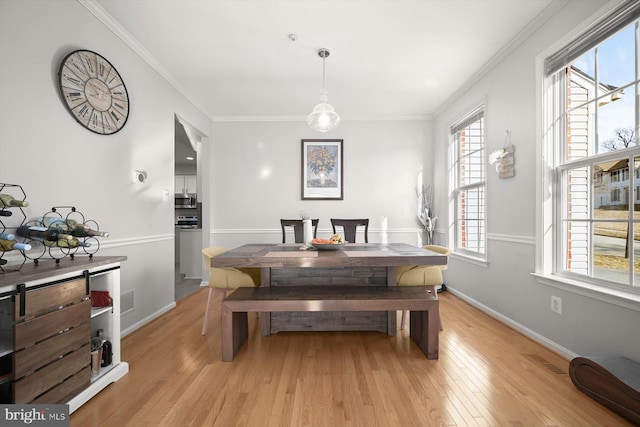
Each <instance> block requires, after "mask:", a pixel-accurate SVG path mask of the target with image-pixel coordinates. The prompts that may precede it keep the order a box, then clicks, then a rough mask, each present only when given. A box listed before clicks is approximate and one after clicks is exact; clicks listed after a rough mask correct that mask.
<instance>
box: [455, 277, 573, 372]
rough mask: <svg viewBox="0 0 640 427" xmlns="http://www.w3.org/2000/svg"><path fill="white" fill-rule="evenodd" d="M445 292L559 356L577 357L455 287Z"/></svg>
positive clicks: (568, 358) (569, 358) (566, 357)
mask: <svg viewBox="0 0 640 427" xmlns="http://www.w3.org/2000/svg"><path fill="white" fill-rule="evenodd" d="M447 292H451V293H452V294H453V295H455V296H457V297H458V298H460V299H461V300H463V301H465V302H466V303H468V304H470V305H472V306H473V307H475V308H477V309H478V310H480V311H482V312H483V313H485V314H487V315H489V316H491V317H493V318H494V319H496V320H497V321H499V322H501V323H504V324H505V325H507V326H509V327H510V328H512V329H514V330H516V331H518V332H520V333H521V334H522V335H524V336H526V337H528V338H530V339H532V340H533V341H535V342H537V343H538V344H540V345H542V346H543V347H546V348H548V349H549V350H551V351H553V352H554V353H557V354H559V355H560V356H562V357H564V358H565V359H567V360H571V359H573V358H574V357H578V354H576V353H574V352H572V351H570V350H569V349H567V348H565V347H562V346H561V345H559V344H558V343H556V342H554V341H551V340H550V339H549V338H547V337H545V336H543V335H540V334H539V333H537V332H535V331H533V330H531V329H529V328H527V327H526V326H524V325H521V324H520V323H518V322H516V321H514V320H513V319H511V318H509V317H507V316H505V315H504V314H502V313H499V312H497V311H495V310H494V309H492V308H490V307H487V306H486V305H484V304H482V303H480V302H478V301H476V300H474V299H473V298H470V297H469V296H467V295H465V294H463V293H461V292H458V291H456V290H455V289H452V288H451V287H450V286H449V285H447Z"/></svg>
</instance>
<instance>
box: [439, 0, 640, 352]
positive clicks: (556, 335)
mask: <svg viewBox="0 0 640 427" xmlns="http://www.w3.org/2000/svg"><path fill="white" fill-rule="evenodd" d="M603 5H604V2H602V1H572V2H570V3H569V4H568V5H567V6H565V7H564V8H563V9H562V10H561V11H560V12H559V13H557V14H556V15H555V16H554V17H553V18H552V19H550V20H549V21H548V22H547V23H546V24H545V25H544V26H543V27H542V28H541V29H539V30H538V31H537V32H536V33H535V34H534V35H533V36H531V37H530V38H528V39H527V40H526V41H525V42H524V43H523V44H522V45H520V46H519V47H518V48H517V49H516V51H515V52H514V53H513V54H511V55H509V56H508V57H507V58H506V59H505V60H504V61H502V62H501V63H500V64H499V65H498V66H497V67H495V68H494V69H493V70H492V71H490V72H489V73H488V74H487V75H486V76H485V77H484V78H482V79H481V80H480V81H479V82H478V83H477V84H475V85H473V87H471V88H470V89H469V90H468V91H466V93H464V94H463V95H461V96H459V97H458V98H457V99H456V100H455V101H454V102H452V103H451V104H450V105H448V106H447V108H445V109H444V110H443V111H442V112H441V114H439V116H438V117H437V119H436V120H435V122H434V132H435V144H436V147H435V158H436V159H437V160H436V162H435V176H436V177H437V180H436V184H437V186H438V188H446V183H447V181H446V179H447V171H446V164H447V163H446V158H447V157H446V155H447V153H446V150H447V143H448V141H447V129H448V126H449V125H450V124H451V123H452V122H453V121H455V120H456V119H458V118H459V117H460V116H461V115H463V114H464V113H465V112H466V111H467V110H468V109H470V108H471V107H473V106H475V105H477V104H478V103H479V102H482V101H486V142H487V153H490V152H492V151H493V150H495V149H498V148H501V147H502V145H503V144H504V142H505V136H506V133H505V131H506V130H510V131H511V135H512V142H513V144H514V145H515V169H516V175H515V177H514V178H511V179H505V180H500V179H498V175H497V173H495V171H494V170H493V169H491V167H489V169H488V171H487V193H486V194H487V224H488V228H487V232H488V233H487V237H488V248H487V254H488V263H487V265H486V266H483V265H481V264H477V263H473V262H470V261H469V260H466V259H464V258H461V257H455V256H454V257H453V258H452V259H451V260H450V268H449V269H448V270H447V271H446V276H445V281H446V283H447V284H448V285H449V287H450V288H451V289H452V290H453V291H455V292H458V293H460V294H461V295H462V296H464V297H465V298H467V299H469V300H470V301H472V302H474V303H476V304H478V305H479V306H480V307H482V308H483V309H485V310H487V311H489V312H490V313H492V314H493V315H495V316H497V317H499V318H502V319H503V320H505V321H507V322H510V323H512V324H514V325H515V326H518V327H520V328H521V330H523V331H524V332H526V333H529V334H530V335H531V336H532V337H534V338H537V339H540V340H542V341H547V344H548V345H550V346H552V347H555V348H556V350H557V351H559V352H561V353H563V354H565V355H567V356H572V355H574V354H580V355H585V356H595V355H611V354H618V355H624V356H627V357H633V358H636V359H637V358H638V355H640V330H639V329H638V328H637V325H638V324H640V307H635V309H629V308H623V307H620V306H618V305H616V304H612V303H606V302H602V301H600V300H598V299H594V298H590V297H586V296H582V295H579V294H577V293H575V292H571V291H567V290H564V289H558V288H554V287H549V286H546V285H543V284H541V283H538V282H537V281H536V280H535V278H534V277H533V276H532V275H531V273H533V272H534V270H535V254H536V246H535V232H536V225H537V224H536V218H535V217H536V215H535V212H536V194H535V191H536V178H537V175H536V161H535V159H536V155H537V153H536V144H537V143H538V141H536V134H537V129H536V126H537V125H536V117H537V114H539V111H537V110H536V102H538V101H539V97H540V96H541V94H540V93H537V92H536V87H537V86H536V78H537V76H536V73H535V64H536V62H535V61H536V56H538V55H540V54H541V53H542V52H543V51H545V50H548V49H549V48H550V47H551V46H552V45H554V44H556V43H557V41H558V40H560V39H562V38H564V37H565V35H567V34H568V33H570V32H571V31H572V30H573V29H574V28H575V27H576V26H578V25H580V24H581V23H582V22H583V21H584V20H585V19H587V18H589V17H590V16H591V15H592V14H594V13H595V12H596V11H598V9H599V8H600V7H602V6H603ZM438 159H439V160H438ZM437 197H438V199H439V200H440V201H441V203H446V197H447V194H446V192H444V191H443V192H440V193H439V194H438V195H437ZM450 219H451V218H449V220H450ZM447 223H448V222H447V221H446V220H444V219H443V221H442V222H441V224H440V225H441V227H442V228H441V229H440V230H439V231H440V233H439V235H438V238H439V239H440V241H444V240H446V230H445V224H447ZM452 243H453V242H452ZM551 295H555V296H559V297H561V298H562V308H563V314H562V315H557V314H554V313H552V312H551V310H550V298H551ZM445 327H446V326H445Z"/></svg>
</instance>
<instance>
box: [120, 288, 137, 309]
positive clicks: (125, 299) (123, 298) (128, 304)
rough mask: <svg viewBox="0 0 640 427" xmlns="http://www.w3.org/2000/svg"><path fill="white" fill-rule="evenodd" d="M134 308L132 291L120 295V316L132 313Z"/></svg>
mask: <svg viewBox="0 0 640 427" xmlns="http://www.w3.org/2000/svg"><path fill="white" fill-rule="evenodd" d="M134 308H135V300H134V291H129V292H125V293H123V294H120V314H125V313H128V312H130V311H133V310H134Z"/></svg>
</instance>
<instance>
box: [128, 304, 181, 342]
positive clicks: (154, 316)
mask: <svg viewBox="0 0 640 427" xmlns="http://www.w3.org/2000/svg"><path fill="white" fill-rule="evenodd" d="M175 307H176V302H175V301H174V302H172V303H171V304H169V305H166V306H164V307H163V308H161V309H160V310H158V311H156V312H155V313H151V314H150V315H149V316H147V317H145V318H144V319H142V320H140V321H138V322H136V323H134V324H133V325H131V326H129V327H128V328H126V329H123V330H122V331H121V332H120V338H124V337H126V336H127V335H129V334H130V333H131V332H133V331H135V330H136V329H140V328H141V327H143V326H144V325H146V324H147V323H149V322H151V321H152V320H154V319H157V318H158V317H160V316H162V315H163V314H165V313H166V312H167V311H169V310H172V309H174V308H175Z"/></svg>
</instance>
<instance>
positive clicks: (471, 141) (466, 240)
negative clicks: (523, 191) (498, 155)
mask: <svg viewBox="0 0 640 427" xmlns="http://www.w3.org/2000/svg"><path fill="white" fill-rule="evenodd" d="M449 183H450V196H451V197H450V200H451V201H452V203H453V211H454V215H453V218H454V219H453V221H454V223H455V224H454V226H453V227H452V231H453V233H454V235H453V236H452V241H453V242H455V246H454V250H455V251H457V252H460V253H466V254H467V255H470V256H474V257H480V258H485V252H486V249H485V248H486V225H485V141H484V105H483V106H480V107H478V108H476V109H474V110H473V111H471V112H470V113H469V114H467V115H466V116H465V117H464V118H462V119H461V120H460V121H458V122H457V123H456V124H454V125H453V126H452V127H451V129H450V145H449Z"/></svg>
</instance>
